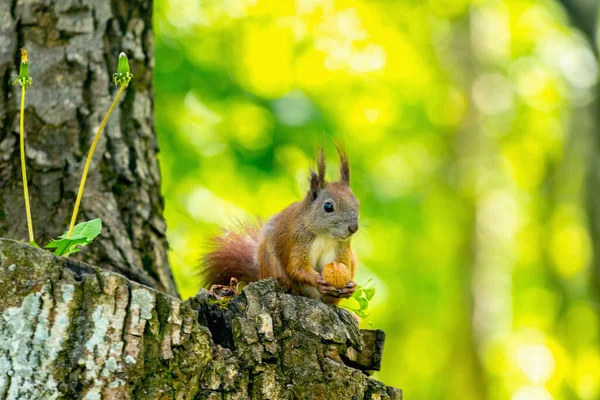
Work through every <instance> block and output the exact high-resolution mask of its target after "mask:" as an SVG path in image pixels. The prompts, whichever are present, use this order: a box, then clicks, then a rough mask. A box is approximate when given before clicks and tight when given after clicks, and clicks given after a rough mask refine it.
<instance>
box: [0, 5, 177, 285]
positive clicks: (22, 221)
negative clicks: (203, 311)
mask: <svg viewBox="0 0 600 400" xmlns="http://www.w3.org/2000/svg"><path fill="white" fill-rule="evenodd" d="M152 34H153V32H152V1H151V0H135V1H109V0H79V1H73V0H12V1H9V0H0V77H2V85H0V236H5V237H10V238H14V239H19V240H23V239H26V237H27V226H26V217H25V207H24V200H23V190H22V189H23V188H22V184H21V170H20V161H19V141H18V122H19V115H18V111H19V103H20V90H19V88H18V86H13V85H11V82H12V81H13V80H14V79H15V78H16V75H17V74H18V63H19V58H20V57H19V56H18V54H19V48H21V47H25V48H26V49H27V50H28V52H29V61H30V63H29V73H30V76H31V77H32V78H33V87H32V88H31V89H28V90H27V97H26V110H25V132H26V138H27V139H26V154H27V170H28V178H29V190H30V199H31V207H32V214H33V225H34V233H35V239H36V241H37V243H38V244H45V243H47V242H48V241H49V239H51V238H53V237H56V236H58V235H60V234H61V233H63V232H64V231H65V230H66V229H67V226H68V223H69V220H70V216H71V212H72V210H73V205H74V202H75V197H76V194H77V189H78V186H79V181H80V179H81V174H82V171H83V165H84V163H85V158H86V155H87V152H88V150H89V148H90V144H91V141H92V139H93V137H94V134H95V132H96V130H97V128H98V126H99V125H100V122H101V120H102V118H103V117H104V115H105V113H106V111H107V110H108V107H109V105H110V103H111V101H112V99H113V97H114V95H115V93H116V89H117V88H116V87H115V86H114V84H112V82H111V75H112V73H114V72H116V68H117V59H118V55H119V52H121V51H124V52H126V53H127V54H128V56H129V57H130V60H131V68H132V73H133V74H134V78H133V80H132V82H131V84H130V86H129V88H128V89H127V90H126V92H125V95H124V96H123V97H122V100H121V101H120V103H119V104H118V106H117V108H116V109H115V111H114V113H113V115H112V116H111V118H110V120H109V122H108V125H107V127H106V130H105V131H104V133H103V136H102V138H101V139H100V142H99V145H98V148H97V150H96V154H95V156H94V160H93V162H92V166H91V168H90V173H89V176H88V180H87V184H86V188H85V192H84V197H83V201H82V204H81V210H80V214H79V219H78V220H79V222H80V221H83V220H88V219H92V218H96V217H99V218H101V219H102V221H103V224H104V229H103V231H102V235H101V236H100V237H99V238H97V239H96V240H95V241H94V243H93V244H92V245H91V246H89V247H88V248H86V249H84V251H82V252H81V253H80V254H77V255H75V256H74V257H75V258H78V259H85V260H86V262H88V263H91V264H94V265H97V266H100V267H102V268H105V269H109V270H113V271H117V272H119V273H121V274H123V275H125V276H126V277H128V278H130V279H132V280H134V281H137V282H141V283H144V284H146V285H148V286H150V287H153V288H155V289H157V290H160V291H163V292H165V293H168V294H170V295H172V296H178V294H177V288H176V286H175V282H174V280H173V277H172V274H171V270H170V268H169V265H168V261H167V248H168V245H167V241H166V237H165V231H166V225H165V221H164V218H163V214H162V213H163V199H162V197H161V194H160V173H159V169H158V162H157V158H156V155H157V151H158V149H157V143H156V136H155V133H154V121H153V97H152V96H153V86H152V69H153V66H154V58H153V57H154V56H153V49H152V46H153V36H152Z"/></svg>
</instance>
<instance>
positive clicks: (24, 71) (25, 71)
mask: <svg viewBox="0 0 600 400" xmlns="http://www.w3.org/2000/svg"><path fill="white" fill-rule="evenodd" d="M17 83H18V84H19V85H21V118H20V121H19V134H20V147H21V175H22V176H23V195H24V197H25V212H26V214H27V229H28V230H29V243H30V244H35V241H34V239H33V223H32V222H31V209H30V207H29V189H28V187H27V170H26V168H25V128H24V119H25V90H26V88H27V87H28V86H33V80H32V79H31V78H30V77H29V60H28V59H27V50H25V49H21V66H20V68H19V77H18V78H17V79H16V80H15V81H14V82H13V85H15V84H17Z"/></svg>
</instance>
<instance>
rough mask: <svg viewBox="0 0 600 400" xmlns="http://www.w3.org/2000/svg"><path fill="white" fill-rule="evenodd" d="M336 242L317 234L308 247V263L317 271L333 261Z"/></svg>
mask: <svg viewBox="0 0 600 400" xmlns="http://www.w3.org/2000/svg"><path fill="white" fill-rule="evenodd" d="M337 247H338V245H337V242H336V241H335V240H334V239H332V238H330V237H327V236H317V237H316V239H315V240H314V242H313V243H312V246H311V248H310V263H311V264H312V266H313V268H314V269H315V270H316V271H318V272H323V267H324V266H325V265H327V264H329V263H332V262H334V261H335V259H336V257H337Z"/></svg>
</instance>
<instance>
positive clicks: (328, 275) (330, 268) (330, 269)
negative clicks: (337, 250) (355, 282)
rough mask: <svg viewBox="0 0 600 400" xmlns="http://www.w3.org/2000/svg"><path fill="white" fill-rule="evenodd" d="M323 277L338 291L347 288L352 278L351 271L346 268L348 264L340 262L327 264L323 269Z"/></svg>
mask: <svg viewBox="0 0 600 400" xmlns="http://www.w3.org/2000/svg"><path fill="white" fill-rule="evenodd" d="M321 276H322V277H323V279H324V280H326V281H327V282H329V283H331V284H332V285H333V286H335V287H336V288H338V289H341V288H344V287H346V285H348V283H350V280H351V279H352V277H351V276H350V270H349V269H348V267H346V264H344V263H340V262H332V263H329V264H327V265H326V266H325V267H324V268H323V272H322V273H321Z"/></svg>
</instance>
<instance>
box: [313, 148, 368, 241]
mask: <svg viewBox="0 0 600 400" xmlns="http://www.w3.org/2000/svg"><path fill="white" fill-rule="evenodd" d="M338 154H339V156H340V180H339V181H338V182H327V181H326V180H325V153H324V151H323V148H321V152H320V154H319V157H318V160H317V172H315V171H314V170H311V171H310V190H309V191H308V193H307V195H306V202H307V205H308V218H307V228H308V229H309V230H310V231H311V232H312V233H314V234H315V235H327V236H331V237H333V238H334V239H336V240H346V239H348V238H350V236H352V235H353V234H354V233H355V232H356V231H357V230H358V219H359V208H360V205H359V202H358V200H357V199H356V196H354V193H352V189H350V164H349V163H348V155H347V154H346V153H345V152H344V151H343V150H340V149H339V148H338Z"/></svg>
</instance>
